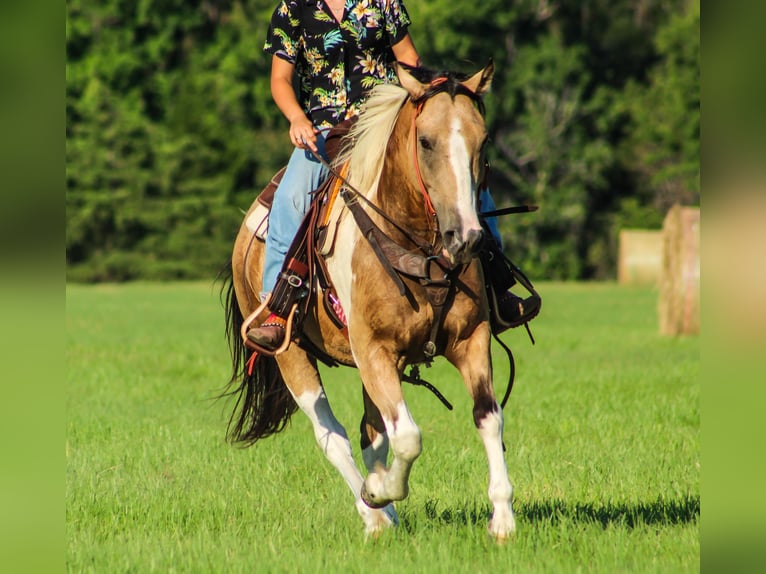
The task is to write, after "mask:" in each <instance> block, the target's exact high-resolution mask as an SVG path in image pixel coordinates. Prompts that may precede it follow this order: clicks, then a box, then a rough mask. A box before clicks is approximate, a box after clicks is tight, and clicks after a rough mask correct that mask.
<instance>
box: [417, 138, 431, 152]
mask: <svg viewBox="0 0 766 574" xmlns="http://www.w3.org/2000/svg"><path fill="white" fill-rule="evenodd" d="M418 141H419V142H420V145H421V147H422V148H423V149H427V150H432V149H434V145H433V144H432V143H431V140H429V139H428V138H427V137H425V136H420V138H419V140H418Z"/></svg>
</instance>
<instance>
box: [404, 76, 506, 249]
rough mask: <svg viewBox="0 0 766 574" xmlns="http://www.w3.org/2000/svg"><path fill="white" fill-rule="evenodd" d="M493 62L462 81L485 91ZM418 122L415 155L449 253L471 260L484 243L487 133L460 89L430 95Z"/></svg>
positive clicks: (480, 93)
mask: <svg viewBox="0 0 766 574" xmlns="http://www.w3.org/2000/svg"><path fill="white" fill-rule="evenodd" d="M491 76H492V66H491V65H490V66H488V67H487V68H485V69H484V70H482V71H480V72H479V73H478V74H476V75H475V76H474V77H473V78H471V79H469V80H467V81H466V82H464V83H463V85H464V86H465V87H466V88H468V89H469V90H471V91H472V92H474V93H476V94H477V95H482V94H483V93H484V92H486V90H487V89H488V87H489V82H490V81H491ZM416 126H417V141H416V142H415V145H417V153H418V162H419V164H420V170H421V173H422V178H423V182H424V184H425V186H426V189H427V191H428V193H429V195H430V198H431V202H432V203H433V205H434V209H435V210H436V213H437V216H438V218H439V228H440V230H441V235H442V240H443V242H444V247H445V251H446V254H447V257H448V258H449V260H450V261H451V262H452V263H453V264H460V263H467V262H468V261H470V260H471V258H472V257H474V256H475V255H476V254H477V252H478V250H479V248H480V247H481V242H482V237H483V231H482V228H481V225H480V223H479V217H478V185H479V181H480V178H481V175H482V170H483V165H484V143H485V141H486V139H487V131H486V127H485V124H484V119H483V118H482V116H481V114H480V113H479V112H478V110H477V109H476V106H475V104H474V102H473V100H472V99H471V98H469V97H468V96H466V95H464V94H460V93H458V94H457V95H456V96H455V98H454V99H453V98H452V97H451V96H450V95H449V94H447V93H441V94H437V95H435V96H433V97H431V98H430V99H429V100H428V101H427V103H426V104H425V106H424V107H423V109H422V111H421V113H420V115H419V116H418V119H417V121H416Z"/></svg>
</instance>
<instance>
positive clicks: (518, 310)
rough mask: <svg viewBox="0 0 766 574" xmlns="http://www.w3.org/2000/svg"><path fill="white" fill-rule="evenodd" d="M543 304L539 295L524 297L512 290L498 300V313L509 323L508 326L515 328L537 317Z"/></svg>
mask: <svg viewBox="0 0 766 574" xmlns="http://www.w3.org/2000/svg"><path fill="white" fill-rule="evenodd" d="M541 306H542V299H540V296H539V295H530V296H529V297H527V298H526V299H523V298H521V297H519V296H518V295H514V294H513V293H511V292H510V291H506V292H505V293H503V295H502V297H500V299H499V300H498V313H499V314H500V317H502V319H503V320H504V321H505V322H506V323H508V326H509V327H511V328H513V327H518V326H520V325H523V324H524V323H528V322H529V321H531V320H532V319H534V318H535V317H537V314H538V313H539V312H540V307H541Z"/></svg>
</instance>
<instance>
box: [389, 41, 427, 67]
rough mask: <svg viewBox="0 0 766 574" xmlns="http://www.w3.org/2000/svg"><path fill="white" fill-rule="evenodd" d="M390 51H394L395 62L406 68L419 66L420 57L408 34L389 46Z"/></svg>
mask: <svg viewBox="0 0 766 574" xmlns="http://www.w3.org/2000/svg"><path fill="white" fill-rule="evenodd" d="M391 49H392V50H393V51H394V56H395V57H396V59H397V61H399V62H402V63H403V64H407V65H408V66H415V67H418V66H420V56H418V51H417V50H416V49H415V44H414V43H413V42H412V37H411V36H410V35H409V34H406V35H405V36H404V37H403V38H402V39H401V40H399V41H398V42H397V43H396V44H394V45H393V46H391Z"/></svg>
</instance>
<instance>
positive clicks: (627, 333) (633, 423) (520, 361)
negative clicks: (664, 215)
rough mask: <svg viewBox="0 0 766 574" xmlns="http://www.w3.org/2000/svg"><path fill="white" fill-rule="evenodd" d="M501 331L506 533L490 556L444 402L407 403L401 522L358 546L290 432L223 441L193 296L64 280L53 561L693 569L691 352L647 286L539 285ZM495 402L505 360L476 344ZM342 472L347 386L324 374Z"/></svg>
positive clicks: (471, 456) (220, 407)
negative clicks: (58, 554) (518, 322)
mask: <svg viewBox="0 0 766 574" xmlns="http://www.w3.org/2000/svg"><path fill="white" fill-rule="evenodd" d="M540 291H541V293H542V294H543V298H544V304H543V311H542V313H541V315H540V317H539V318H538V319H536V320H535V321H534V323H533V324H532V325H533V329H534V333H535V336H536V338H537V345H535V346H532V345H531V344H530V343H529V341H528V340H527V339H526V335H525V333H524V331H523V330H519V329H516V330H513V331H510V332H507V333H506V334H504V336H503V339H504V341H506V342H507V343H509V344H510V345H511V346H512V347H513V349H514V351H515V355H516V360H517V379H516V384H515V387H514V391H513V393H512V395H511V399H510V401H509V404H508V406H507V407H506V409H505V415H506V427H505V443H506V446H507V453H506V457H507V462H508V468H509V474H510V478H511V482H512V483H513V485H514V488H515V501H514V508H515V510H516V514H517V518H516V520H517V527H518V533H517V536H516V538H515V540H514V541H513V542H511V543H509V544H507V545H505V546H497V545H495V544H494V543H492V541H491V540H489V538H488V536H487V535H486V525H487V521H488V519H489V514H490V504H489V501H488V500H487V496H486V489H487V468H486V458H485V455H484V452H483V448H482V445H481V441H480V439H479V437H478V434H477V433H476V431H475V429H474V427H473V422H472V417H471V405H470V401H469V400H468V397H467V394H466V392H465V390H464V388H463V386H462V383H461V381H460V379H459V377H458V375H457V373H456V371H454V369H452V368H451V367H450V366H449V365H447V364H446V363H445V362H443V361H437V363H436V364H435V365H434V366H433V367H432V368H431V369H424V370H423V372H422V374H423V376H424V378H426V379H427V380H429V381H431V382H432V383H434V384H437V386H438V387H439V389H440V390H441V391H442V393H444V394H445V395H446V396H447V398H448V399H449V400H450V401H451V402H452V403H453V404H454V405H455V410H454V411H453V412H449V411H447V410H446V409H445V408H444V407H443V406H442V405H441V403H440V402H439V401H438V400H437V399H436V397H434V396H433V395H432V394H431V393H429V392H428V391H427V390H425V389H422V388H416V387H411V386H407V387H406V388H405V395H406V397H407V400H408V403H409V405H410V409H411V411H412V413H413V416H414V417H415V420H416V422H417V423H418V424H419V425H420V427H421V430H422V432H423V447H424V450H423V454H422V456H421V457H420V458H419V459H418V461H417V462H416V464H415V467H414V469H413V473H412V476H411V481H410V486H411V489H410V496H409V498H408V499H407V500H405V501H403V502H401V503H398V504H397V509H398V511H399V514H400V518H401V522H402V524H401V526H400V528H398V529H397V530H396V531H391V532H387V533H385V534H384V535H383V536H382V537H381V538H380V539H378V540H374V541H373V540H371V541H365V538H364V528H363V525H362V522H361V520H360V519H359V517H358V516H357V514H356V511H355V509H354V508H353V504H352V496H351V494H350V492H349V491H348V489H347V487H346V485H345V483H344V482H343V480H342V479H341V478H340V476H339V475H337V474H336V473H335V471H334V470H333V469H332V468H331V467H330V465H329V463H328V462H327V461H326V460H325V459H324V457H323V456H322V455H321V453H320V452H319V450H318V449H317V447H316V446H315V443H314V438H313V433H312V432H311V429H310V425H309V423H308V421H307V420H306V418H305V417H304V416H303V415H301V413H296V415H295V416H294V417H293V420H292V421H291V424H290V425H289V426H288V428H287V429H286V430H285V431H284V432H282V433H281V434H279V435H277V436H275V437H272V438H270V439H267V440H265V441H263V442H261V443H258V444H257V445H256V446H254V447H252V448H250V449H239V448H235V447H232V446H231V445H229V444H227V443H226V442H225V441H224V432H225V427H226V422H227V420H228V419H227V417H228V413H229V410H228V408H227V404H226V403H225V401H215V400H214V397H215V396H216V395H217V394H218V393H219V392H220V390H221V389H222V386H223V384H224V383H225V382H226V380H228V376H229V363H228V350H227V347H226V343H225V340H224V338H223V310H222V308H221V306H220V304H219V301H218V292H217V290H216V289H215V288H213V287H211V285H208V284H205V285H203V284H169V285H161V284H133V285H125V286H109V285H104V286H95V287H86V286H73V285H70V286H69V287H68V288H67V342H66V350H67V405H66V408H67V433H66V465H67V466H66V472H67V474H66V511H67V567H68V570H69V571H72V572H97V573H105V572H109V573H112V572H138V573H145V572H226V573H229V572H269V573H271V572H323V573H324V572H360V573H361V572H367V571H373V572H376V573H378V572H380V573H385V572H392V573H393V572H397V573H400V572H450V573H452V572H471V573H473V572H510V571H513V572H690V571H698V570H699V512H700V498H699V492H700V465H699V459H700V454H699V424H700V423H699V384H698V380H697V379H698V375H699V341H698V339H696V338H685V339H669V338H662V337H660V336H659V335H658V334H657V319H656V311H655V309H656V297H657V294H656V292H654V291H653V290H651V289H639V288H625V287H619V286H616V285H614V284H543V285H542V286H541V289H540ZM495 351H496V354H495V357H494V363H495V381H496V385H497V393H498V394H499V395H502V393H503V392H504V391H505V379H506V377H507V372H508V368H507V364H506V361H505V360H504V354H503V353H502V351H501V350H500V349H499V348H498V349H495ZM324 379H325V383H326V387H327V393H328V395H329V397H330V400H331V403H332V404H333V407H334V409H335V411H336V415H337V416H338V418H339V419H340V420H341V422H343V424H344V425H345V426H346V428H347V429H348V432H349V435H350V437H351V440H352V444H353V445H354V448H355V454H356V455H357V460H358V461H359V463H360V466H361V457H360V456H359V453H358V439H359V431H358V423H359V418H360V415H361V390H360V384H359V382H358V378H357V376H356V372H355V371H353V370H351V369H346V368H338V369H325V370H324Z"/></svg>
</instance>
